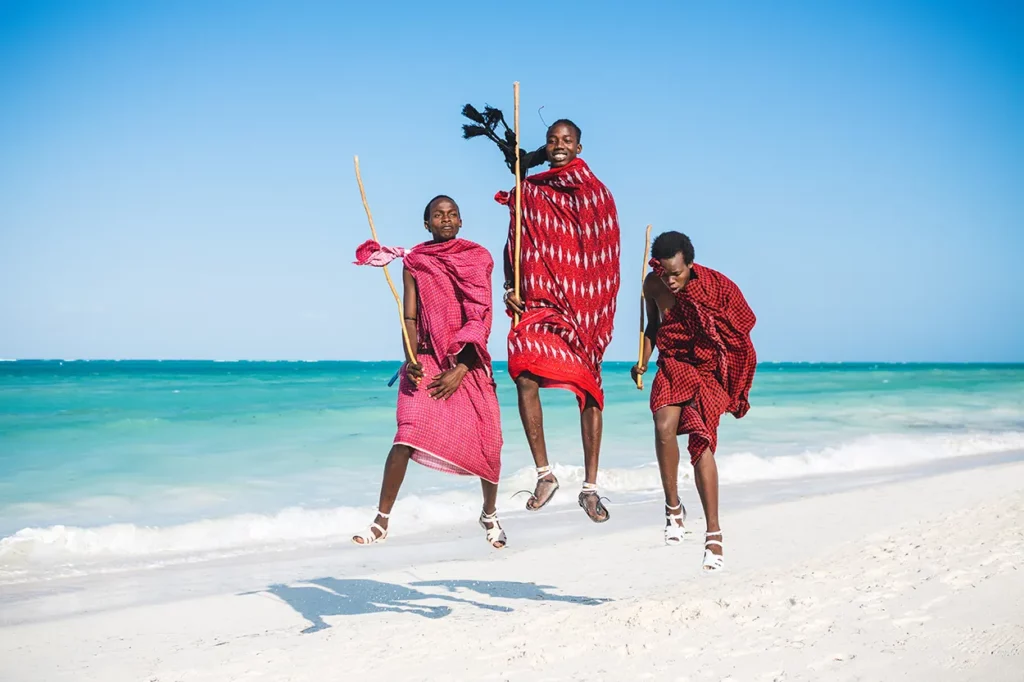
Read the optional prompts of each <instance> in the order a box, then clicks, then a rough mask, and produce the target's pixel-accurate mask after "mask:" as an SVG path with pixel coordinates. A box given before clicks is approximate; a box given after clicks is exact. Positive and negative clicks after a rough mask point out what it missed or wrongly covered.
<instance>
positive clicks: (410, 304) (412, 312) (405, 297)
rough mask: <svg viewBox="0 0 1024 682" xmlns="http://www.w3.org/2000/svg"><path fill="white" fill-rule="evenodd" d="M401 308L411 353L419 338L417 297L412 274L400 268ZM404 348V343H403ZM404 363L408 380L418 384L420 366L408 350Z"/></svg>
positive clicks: (420, 373)
mask: <svg viewBox="0 0 1024 682" xmlns="http://www.w3.org/2000/svg"><path fill="white" fill-rule="evenodd" d="M402 285H403V289H404V290H403V292H402V307H403V311H402V312H403V317H404V318H405V319H404V320H403V324H405V331H406V333H407V334H408V335H409V343H410V344H411V345H412V349H413V352H415V351H416V348H417V347H418V345H419V338H418V337H417V335H416V317H417V315H418V314H419V296H418V292H417V290H416V280H415V279H414V278H413V276H412V273H411V272H409V269H408V268H402ZM403 346H404V341H403ZM405 356H406V358H405V359H406V361H407V362H408V363H409V366H408V367H407V368H406V370H407V371H408V372H409V376H410V378H411V379H412V380H413V381H415V382H416V383H419V380H420V379H422V378H423V368H422V367H421V366H420V363H419V361H418V360H417V358H415V357H412V358H410V357H409V351H408V349H407V350H406V351H405Z"/></svg>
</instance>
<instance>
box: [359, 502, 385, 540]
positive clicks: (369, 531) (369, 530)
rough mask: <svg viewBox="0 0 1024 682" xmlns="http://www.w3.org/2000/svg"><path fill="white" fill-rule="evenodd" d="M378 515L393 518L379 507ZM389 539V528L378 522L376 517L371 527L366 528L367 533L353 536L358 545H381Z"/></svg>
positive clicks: (383, 517)
mask: <svg viewBox="0 0 1024 682" xmlns="http://www.w3.org/2000/svg"><path fill="white" fill-rule="evenodd" d="M377 516H379V517H381V518H382V519H390V518H391V515H390V514H385V513H384V512H382V511H381V510H379V509H378V510H377ZM375 530H376V531H378V532H379V533H380V535H377V534H376V533H374V532H373V531H375ZM387 539H388V529H387V528H385V527H383V526H382V525H380V524H379V523H377V520H376V519H374V521H373V523H371V524H370V526H369V528H367V529H366V532H365V533H363V534H362V535H353V536H352V542H353V543H354V544H357V545H379V544H382V543H384V542H387Z"/></svg>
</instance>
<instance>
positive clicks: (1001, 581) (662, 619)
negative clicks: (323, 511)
mask: <svg viewBox="0 0 1024 682" xmlns="http://www.w3.org/2000/svg"><path fill="white" fill-rule="evenodd" d="M574 492H575V491H562V492H561V493H559V494H560V495H566V494H569V495H572V494H574ZM688 492H691V493H692V491H688ZM723 492H725V491H723ZM692 498H693V496H692V494H690V495H689V496H688V502H690V503H691V506H692ZM572 511H574V514H573V516H572V517H571V518H572V519H573V520H576V519H577V517H579V521H580V522H579V524H577V525H575V526H574V527H573V528H574V534H572V535H569V536H567V537H565V539H562V540H559V541H558V542H555V543H553V544H546V541H547V540H549V539H551V536H550V533H546V532H545V531H544V526H543V523H544V519H545V516H544V515H545V514H550V517H549V518H557V517H560V516H563V515H567V514H568V513H569V512H570V509H564V510H562V511H557V510H553V511H551V512H548V511H547V510H545V511H544V512H541V513H540V514H536V515H530V516H529V523H528V524H527V523H519V524H511V523H509V524H506V525H509V526H513V525H515V526H516V530H517V533H521V534H522V537H518V538H517V537H516V536H513V538H512V540H513V543H515V544H514V546H513V547H510V548H509V549H508V550H506V551H504V552H489V551H487V549H486V546H484V547H480V545H482V544H483V540H482V539H481V538H475V537H474V539H475V541H476V543H477V545H476V547H477V549H478V551H474V552H472V553H470V555H471V556H473V557H475V558H468V559H467V558H465V557H466V553H465V552H462V553H460V557H461V558H460V559H458V560H447V561H440V562H438V561H436V555H435V554H434V553H433V552H424V553H423V554H424V555H425V556H428V557H429V558H427V559H425V560H424V561H423V562H421V563H419V564H417V563H416V562H415V561H413V562H411V563H409V562H408V561H402V562H398V561H396V562H395V563H396V564H401V565H403V566H407V565H408V566H409V567H403V568H401V569H398V570H391V571H383V570H376V571H372V572H367V571H366V569H365V566H367V565H373V564H377V565H380V564H381V562H384V563H385V564H386V563H387V562H388V560H389V558H390V557H393V558H395V559H396V560H397V559H398V558H399V557H403V556H404V555H402V552H403V551H404V552H406V553H408V552H409V551H410V546H408V545H407V546H406V547H405V548H404V549H403V548H402V544H403V543H406V542H407V540H406V539H405V538H395V539H393V540H392V542H390V543H388V544H387V545H386V546H383V547H373V548H348V547H343V546H340V545H339V546H338V547H337V548H336V550H335V551H336V552H337V554H338V556H344V557H351V556H353V555H352V554H351V553H350V552H367V553H373V554H367V555H356V556H366V557H367V560H368V561H369V564H362V566H363V572H362V573H360V572H359V567H360V564H359V563H358V561H357V562H352V561H344V562H342V561H339V568H338V570H335V571H334V572H331V566H330V564H329V563H328V564H327V565H326V566H325V565H323V563H320V564H318V565H315V566H312V565H309V564H308V563H301V562H299V563H295V564H291V565H289V566H290V568H289V570H290V571H291V575H290V577H287V578H282V579H281V583H280V584H277V585H274V586H269V589H268V585H267V583H266V582H263V583H259V581H260V580H261V579H262V576H257V577H256V578H255V580H256V582H257V583H259V584H261V585H262V586H263V588H264V589H257V590H254V591H250V590H246V591H244V592H243V591H241V590H225V589H220V590H219V593H217V592H214V593H209V591H207V592H196V594H202V596H198V597H192V598H190V597H188V596H187V594H188V592H189V591H190V590H191V589H192V588H191V587H189V585H188V584H186V582H185V581H184V579H182V581H181V582H179V583H178V584H179V586H180V587H181V589H180V590H179V592H178V593H176V596H175V597H174V598H173V599H170V600H168V599H163V600H152V601H149V602H147V601H146V600H144V599H139V598H138V594H135V595H134V598H133V599H132V600H124V601H125V603H129V604H134V605H129V606H121V605H119V600H118V598H117V595H118V586H119V585H120V586H122V587H121V589H122V591H132V590H134V591H135V592H137V591H138V590H139V585H140V584H145V583H144V582H143V583H139V582H137V581H135V582H133V580H132V579H131V578H130V577H127V576H118V575H112V576H107V577H106V578H104V579H103V581H104V582H103V583H102V584H103V586H104V589H103V590H100V591H98V592H97V591H96V588H95V587H94V588H90V589H92V590H93V591H94V592H95V594H93V596H92V597H91V598H90V597H89V596H88V594H86V593H87V592H88V591H89V590H87V589H85V588H84V587H76V588H75V589H76V590H78V591H77V592H76V591H72V592H66V591H65V592H60V590H58V589H57V586H47V585H46V584H41V585H39V586H36V587H35V588H33V589H34V590H35V592H25V593H22V594H19V597H18V600H17V601H16V602H15V604H14V605H12V604H11V603H10V602H7V603H5V602H3V601H2V600H0V608H7V609H8V615H7V617H4V618H0V623H4V626H3V627H0V680H3V682H23V681H26V680H46V681H50V680H54V681H58V680H74V681H76V682H78V681H82V682H84V681H87V680H98V681H102V682H118V681H120V680H130V681H133V682H176V681H181V682H186V681H188V682H191V681H199V680H204V681H207V680H208V681H216V682H226V681H229V680H266V681H274V682H277V681H282V682H283V681H286V680H317V681H320V680H531V681H533V680H537V681H543V680H576V679H580V680H583V679H586V680H647V679H650V680H694V681H696V680H734V681H735V682H740V681H746V680H757V681H760V680H765V681H769V680H786V681H790V680H870V681H874V680H880V681H882V680H929V681H942V680H979V681H981V680H985V681H986V682H1003V681H1006V682H1010V681H1014V682H1020V681H1022V680H1024V463H1020V462H1017V463H1010V464H996V465H991V466H983V467H980V468H976V469H969V470H961V471H955V472H953V473H944V474H941V475H934V476H928V477H924V478H914V479H909V480H906V479H903V480H897V482H895V483H893V482H889V483H881V484H878V485H875V486H873V487H869V488H862V489H857V490H852V491H845V492H838V493H832V494H825V495H817V496H811V497H805V498H803V499H796V500H791V501H787V502H782V503H775V504H767V505H762V506H757V507H747V508H743V509H740V510H738V511H733V512H732V513H730V510H729V509H728V508H726V509H725V513H724V515H723V524H724V526H725V530H726V532H727V535H726V554H727V559H728V569H729V570H728V572H727V573H725V574H722V575H717V576H702V575H701V574H700V570H699V563H700V557H701V552H702V550H701V544H700V541H699V540H698V539H697V538H698V537H699V533H700V531H702V530H703V524H702V522H701V521H700V520H699V519H693V518H691V521H690V523H689V525H690V526H691V527H693V528H694V529H695V530H696V531H697V534H695V535H694V536H692V539H691V540H690V541H689V542H688V544H685V545H684V546H681V547H672V548H670V547H665V546H664V545H663V544H662V543H661V533H660V528H659V525H658V521H657V520H656V519H655V518H652V515H654V514H657V513H658V510H657V506H656V505H652V504H647V505H644V508H643V509H642V513H638V512H636V511H634V512H633V513H630V512H629V511H628V510H627V509H624V508H623V507H621V506H620V507H618V508H616V507H613V514H616V516H614V517H613V520H612V522H611V523H608V524H605V525H604V526H601V527H595V526H591V525H589V523H588V522H586V520H585V519H583V518H582V516H581V513H580V512H579V510H572ZM691 512H692V510H691ZM693 516H696V515H693ZM641 520H642V522H641ZM616 522H617V523H618V526H619V527H618V528H616ZM510 530H511V528H510ZM531 530H532V531H534V532H532V533H531ZM528 533H529V535H527V534H528ZM480 534H482V533H480ZM428 539H429V538H428ZM517 540H518V542H517ZM410 544H411V546H412V547H413V548H415V547H422V545H419V544H414V543H411V540H410ZM404 559H408V557H407V556H404ZM237 569H238V567H237V566H235V567H234V570H236V571H237ZM224 570H226V569H224ZM310 571H313V572H310ZM249 573H250V574H249V576H248V578H249V580H248V581H240V584H242V583H245V584H249V583H252V582H253V580H254V578H253V575H252V574H253V573H259V567H258V566H253V567H251V570H250V571H249ZM148 574H149V576H150V578H149V579H150V580H164V581H167V580H175V579H176V577H179V576H181V575H184V574H182V573H176V572H174V571H161V570H154V571H150V572H148ZM129 586H134V587H129ZM55 590H56V592H54V591H55ZM48 592H49V593H50V594H49V596H48ZM79 592H80V593H81V594H80V593H79ZM54 594H56V595H57V596H54ZM97 595H99V596H97ZM47 599H50V600H56V599H59V600H60V602H61V603H62V604H64V608H63V611H64V612H66V613H64V614H63V615H54V613H56V612H59V611H61V609H57V608H54V607H53V606H52V605H50V606H46V605H45V604H47ZM97 600H99V601H102V602H106V606H103V605H102V604H101V605H97V604H96V601H97ZM605 600H607V601H605ZM34 602H37V603H36V604H35V606H33V603H34ZM82 604H88V607H87V608H76V607H78V606H81V605H82ZM41 605H42V606H41ZM47 614H49V615H47Z"/></svg>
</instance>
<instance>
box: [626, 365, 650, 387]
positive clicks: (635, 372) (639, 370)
mask: <svg viewBox="0 0 1024 682" xmlns="http://www.w3.org/2000/svg"><path fill="white" fill-rule="evenodd" d="M646 372H647V367H641V366H640V365H633V366H632V367H631V368H630V370H629V376H631V377H633V383H634V384H635V383H636V382H637V378H638V377H642V376H643V375H644V374H645V373H646Z"/></svg>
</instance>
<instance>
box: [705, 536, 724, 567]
mask: <svg viewBox="0 0 1024 682" xmlns="http://www.w3.org/2000/svg"><path fill="white" fill-rule="evenodd" d="M724 542H725V538H723V537H722V531H721V530H714V531H708V532H707V533H706V534H705V539H704V570H705V571H717V570H720V569H721V568H722V566H723V563H724V556H725V548H724V547H723V546H722V545H723V544H724ZM708 554H711V555H712V556H710V557H709V556H708ZM714 557H719V558H717V559H716V558H714Z"/></svg>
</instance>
